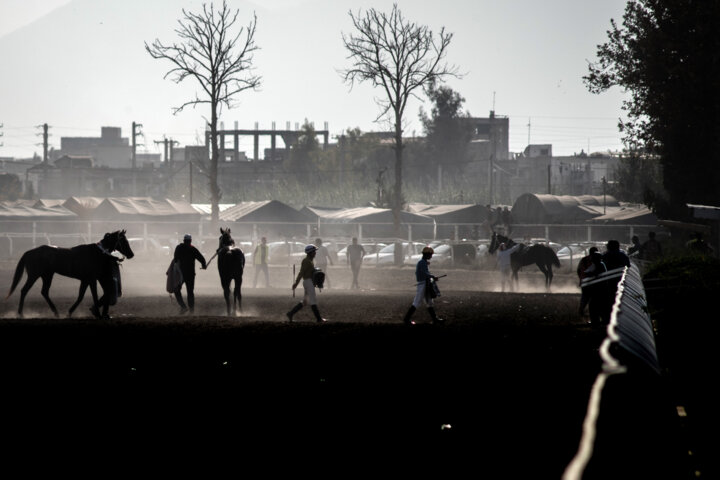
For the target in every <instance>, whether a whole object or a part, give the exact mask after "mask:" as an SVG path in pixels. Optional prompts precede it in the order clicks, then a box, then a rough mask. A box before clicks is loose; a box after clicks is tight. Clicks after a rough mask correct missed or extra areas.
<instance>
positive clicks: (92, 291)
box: [88, 280, 100, 319]
mask: <svg viewBox="0 0 720 480" xmlns="http://www.w3.org/2000/svg"><path fill="white" fill-rule="evenodd" d="M88 286H89V287H90V294H91V295H92V299H93V304H92V307H90V313H92V314H93V317H95V318H97V319H99V318H100V309H99V308H98V307H99V302H98V296H97V283H96V282H95V280H92V281H91V282H89V283H88Z"/></svg>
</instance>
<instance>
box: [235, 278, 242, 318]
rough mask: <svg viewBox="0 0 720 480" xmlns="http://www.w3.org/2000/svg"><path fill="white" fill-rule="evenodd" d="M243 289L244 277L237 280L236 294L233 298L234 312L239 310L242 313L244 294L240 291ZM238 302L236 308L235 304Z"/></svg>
mask: <svg viewBox="0 0 720 480" xmlns="http://www.w3.org/2000/svg"><path fill="white" fill-rule="evenodd" d="M241 289H242V277H240V278H236V279H235V294H234V296H233V310H234V311H235V312H237V311H238V310H239V311H241V312H242V293H241V292H240V290H241ZM236 302H237V306H235V303H236Z"/></svg>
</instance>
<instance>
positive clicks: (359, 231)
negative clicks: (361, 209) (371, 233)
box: [358, 223, 363, 242]
mask: <svg viewBox="0 0 720 480" xmlns="http://www.w3.org/2000/svg"><path fill="white" fill-rule="evenodd" d="M362 238H363V234H362V223H358V242H362Z"/></svg>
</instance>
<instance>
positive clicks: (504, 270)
mask: <svg viewBox="0 0 720 480" xmlns="http://www.w3.org/2000/svg"><path fill="white" fill-rule="evenodd" d="M518 248H520V244H515V245H513V246H512V247H507V246H506V245H505V244H504V243H501V244H500V249H499V250H498V253H497V264H498V267H500V285H501V290H502V291H503V292H504V291H505V283H507V284H508V285H509V287H510V291H513V280H512V262H511V261H510V260H511V258H510V256H511V255H512V254H513V253H515V251H516V250H517V249H518Z"/></svg>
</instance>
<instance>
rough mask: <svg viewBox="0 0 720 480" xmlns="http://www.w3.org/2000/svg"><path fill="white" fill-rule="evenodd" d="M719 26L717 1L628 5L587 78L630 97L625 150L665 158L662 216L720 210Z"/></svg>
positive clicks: (651, 0)
mask: <svg viewBox="0 0 720 480" xmlns="http://www.w3.org/2000/svg"><path fill="white" fill-rule="evenodd" d="M718 25H720V2H718V1H696V0H635V1H630V2H628V4H627V7H626V9H625V13H624V15H623V22H622V26H618V25H617V24H616V22H615V21H614V20H612V21H611V28H610V30H609V31H608V41H607V42H606V43H604V44H602V45H599V46H598V50H597V56H598V60H597V62H596V63H591V64H590V65H589V73H588V75H587V76H585V77H584V80H585V82H586V85H587V87H588V89H589V90H590V91H591V92H593V93H600V92H604V91H606V90H608V89H610V88H611V87H613V86H619V87H621V88H623V89H624V90H626V91H627V92H628V93H629V94H630V98H629V99H628V100H627V101H626V102H624V104H623V109H624V110H625V111H626V112H627V115H628V121H627V122H620V128H621V131H622V132H623V133H624V134H625V142H626V144H628V145H633V146H637V147H638V149H639V150H643V151H644V152H645V153H647V154H651V155H658V156H659V158H660V162H661V165H662V170H663V186H664V188H665V190H666V191H667V194H668V197H667V199H665V198H664V197H663V196H662V195H657V194H656V195H655V196H654V198H653V199H651V202H652V203H651V205H650V206H651V207H653V209H654V210H655V211H656V212H657V213H658V214H659V215H661V216H665V217H675V218H682V217H684V216H686V215H687V213H686V212H687V209H686V207H685V204H686V203H699V204H707V205H720V188H718V185H720V168H718V165H717V161H718V158H719V157H720V35H718Z"/></svg>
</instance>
